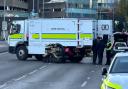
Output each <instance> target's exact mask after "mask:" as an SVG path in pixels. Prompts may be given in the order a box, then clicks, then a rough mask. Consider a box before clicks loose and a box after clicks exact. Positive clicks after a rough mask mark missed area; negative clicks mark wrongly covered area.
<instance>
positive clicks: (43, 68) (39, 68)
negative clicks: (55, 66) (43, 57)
mask: <svg viewBox="0 0 128 89" xmlns="http://www.w3.org/2000/svg"><path fill="white" fill-rule="evenodd" d="M46 67H47V66H42V67H40V68H39V69H40V70H41V69H44V68H46Z"/></svg>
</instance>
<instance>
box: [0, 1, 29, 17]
mask: <svg viewBox="0 0 128 89" xmlns="http://www.w3.org/2000/svg"><path fill="white" fill-rule="evenodd" d="M4 6H5V11H6V13H4ZM27 11H28V3H27V0H1V1H0V17H2V16H3V15H5V16H6V17H28V13H27Z"/></svg>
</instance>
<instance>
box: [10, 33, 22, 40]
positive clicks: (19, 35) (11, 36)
mask: <svg viewBox="0 0 128 89" xmlns="http://www.w3.org/2000/svg"><path fill="white" fill-rule="evenodd" d="M9 38H10V39H22V38H24V34H13V35H10V36H9Z"/></svg>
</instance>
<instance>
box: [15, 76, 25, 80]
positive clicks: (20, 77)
mask: <svg viewBox="0 0 128 89" xmlns="http://www.w3.org/2000/svg"><path fill="white" fill-rule="evenodd" d="M25 77H27V75H23V76H21V77H19V78H17V79H14V80H15V81H19V80H21V79H23V78H25Z"/></svg>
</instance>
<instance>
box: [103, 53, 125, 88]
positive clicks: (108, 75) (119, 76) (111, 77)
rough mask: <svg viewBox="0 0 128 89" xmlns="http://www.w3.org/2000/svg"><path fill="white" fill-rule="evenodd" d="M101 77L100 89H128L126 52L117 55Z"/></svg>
mask: <svg viewBox="0 0 128 89" xmlns="http://www.w3.org/2000/svg"><path fill="white" fill-rule="evenodd" d="M102 75H103V76H104V77H103V82H102V85H101V89H128V52H121V53H117V54H116V55H115V56H114V58H113V60H112V62H111V65H110V67H109V68H108V70H107V68H103V70H102Z"/></svg>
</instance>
